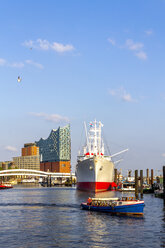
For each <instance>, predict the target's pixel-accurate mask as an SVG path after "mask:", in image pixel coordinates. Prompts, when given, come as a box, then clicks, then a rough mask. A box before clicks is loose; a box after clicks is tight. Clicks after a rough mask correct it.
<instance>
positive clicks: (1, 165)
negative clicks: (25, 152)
mask: <svg viewBox="0 0 165 248" xmlns="http://www.w3.org/2000/svg"><path fill="white" fill-rule="evenodd" d="M12 164H13V162H12V161H3V162H2V161H1V162H0V169H1V170H8V169H9V168H11V166H12Z"/></svg>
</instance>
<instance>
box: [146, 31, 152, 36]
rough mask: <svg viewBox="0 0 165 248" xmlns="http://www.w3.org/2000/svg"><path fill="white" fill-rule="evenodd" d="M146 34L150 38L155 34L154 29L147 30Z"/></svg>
mask: <svg viewBox="0 0 165 248" xmlns="http://www.w3.org/2000/svg"><path fill="white" fill-rule="evenodd" d="M145 33H146V35H148V36H150V35H152V34H153V30H152V29H149V30H146V31H145Z"/></svg>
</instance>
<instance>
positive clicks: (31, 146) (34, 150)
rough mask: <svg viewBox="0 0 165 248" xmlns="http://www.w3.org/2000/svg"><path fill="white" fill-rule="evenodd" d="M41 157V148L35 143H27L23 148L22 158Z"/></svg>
mask: <svg viewBox="0 0 165 248" xmlns="http://www.w3.org/2000/svg"><path fill="white" fill-rule="evenodd" d="M34 155H39V147H37V146H36V144H35V143H26V144H24V147H23V148H22V156H34Z"/></svg>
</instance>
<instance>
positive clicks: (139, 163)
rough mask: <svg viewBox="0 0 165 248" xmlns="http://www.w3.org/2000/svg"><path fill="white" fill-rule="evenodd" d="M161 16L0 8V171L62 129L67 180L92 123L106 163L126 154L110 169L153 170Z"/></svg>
mask: <svg viewBox="0 0 165 248" xmlns="http://www.w3.org/2000/svg"><path fill="white" fill-rule="evenodd" d="M164 12H165V1H164V0H145V1H142V0H141V1H139V0H138V1H136V0H134V1H131V0H129V1H128V0H125V1H123V0H118V1H109V0H99V1H98V0H95V1H94V0H91V1H85V0H83V1H80V0H70V1H67V0H65V1H64V0H60V1H56V0H54V1H53V0H52V1H51V0H47V1H46V0H42V1H39V0H38V1H31V0H29V1H26V2H25V1H21V0H20V1H18V0H15V1H11V0H10V1H9V0H5V1H1V2H0V30H1V38H0V75H1V77H0V93H1V94H0V104H1V122H0V130H1V141H0V161H4V160H5V161H6V160H11V159H12V157H13V156H18V155H20V152H21V147H23V144H24V143H26V142H33V141H35V140H39V139H40V138H41V137H43V138H47V137H48V135H49V133H50V131H51V129H52V128H55V129H56V128H58V127H59V126H64V125H65V124H67V123H68V122H69V123H70V124H71V138H72V166H73V170H74V168H75V163H76V156H77V153H78V150H79V147H80V143H81V133H82V129H83V122H84V121H86V122H87V123H89V122H90V121H91V120H94V119H95V118H96V119H97V120H101V121H102V123H103V124H104V134H105V138H106V142H107V143H108V145H109V148H110V150H111V152H112V153H113V152H117V151H119V150H121V149H125V148H127V147H128V148H129V152H128V153H127V154H126V155H125V157H124V160H123V162H122V163H121V164H119V165H118V168H122V169H123V171H124V170H127V169H129V168H132V169H146V168H154V169H161V168H162V165H164V160H165V138H164V130H165V115H164V113H165V70H164V68H165V45H164V44H165V35H164V30H165V15H164ZM18 76H20V77H21V78H22V81H21V83H18V82H17V77H18Z"/></svg>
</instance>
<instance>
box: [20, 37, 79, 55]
mask: <svg viewBox="0 0 165 248" xmlns="http://www.w3.org/2000/svg"><path fill="white" fill-rule="evenodd" d="M23 45H24V46H26V47H29V48H34V49H41V50H45V51H48V50H54V51H56V52H58V53H64V52H69V51H73V50H74V49H75V48H74V46H73V45H71V44H66V45H64V44H62V43H58V42H53V43H50V42H49V41H47V40H42V39H37V40H36V41H32V40H29V41H25V42H24V43H23Z"/></svg>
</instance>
